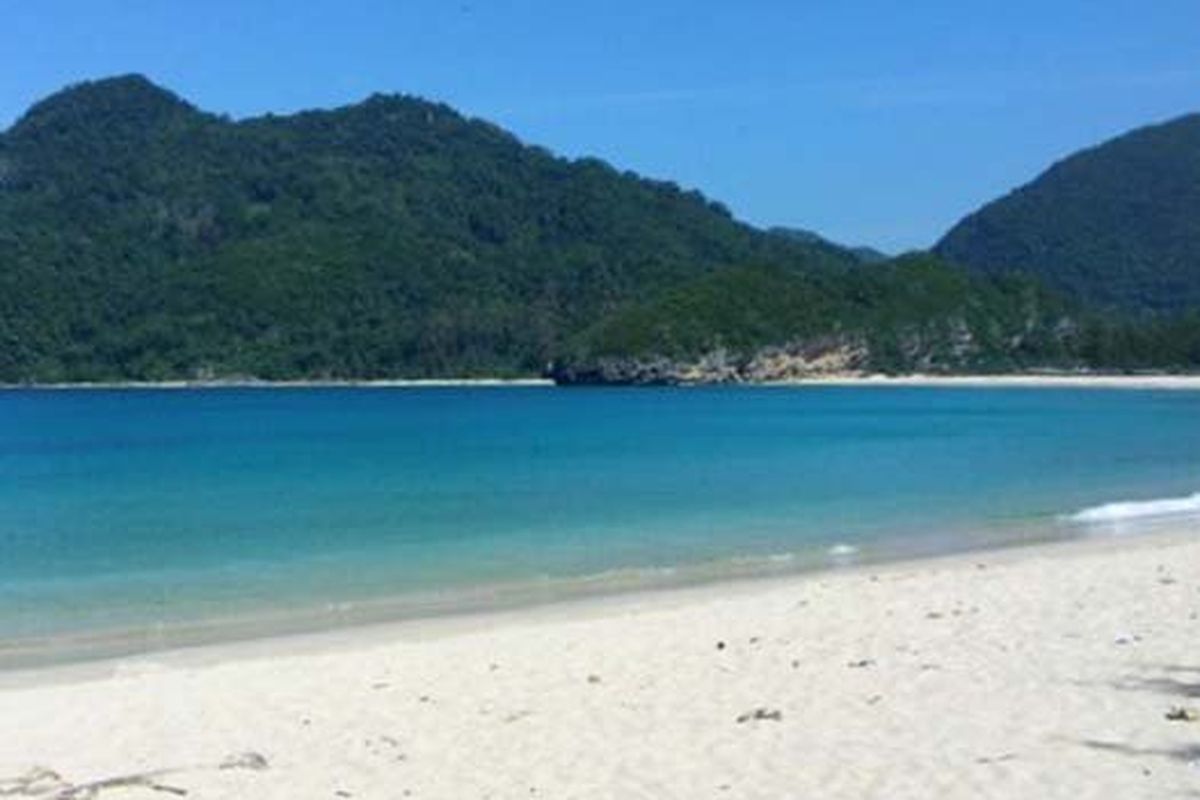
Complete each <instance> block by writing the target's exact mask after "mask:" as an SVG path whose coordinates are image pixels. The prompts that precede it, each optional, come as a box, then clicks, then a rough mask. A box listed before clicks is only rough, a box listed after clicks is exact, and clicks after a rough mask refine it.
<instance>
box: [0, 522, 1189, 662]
mask: <svg viewBox="0 0 1200 800" xmlns="http://www.w3.org/2000/svg"><path fill="white" fill-rule="evenodd" d="M1134 525H1135V527H1134V530H1135V531H1136V533H1134V534H1132V535H1133V536H1135V537H1136V538H1139V539H1142V538H1152V537H1155V536H1160V535H1162V534H1163V531H1164V530H1166V531H1171V530H1173V529H1174V522H1173V520H1171V519H1170V518H1169V517H1167V518H1166V519H1158V518H1153V517H1152V518H1149V519H1144V520H1141V521H1138V522H1135V523H1134ZM1106 530H1108V528H1107V527H1106V526H1105V525H1104V524H1098V525H1096V524H1093V525H1087V524H1074V525H1071V524H1068V525H1066V526H1063V525H1062V524H1055V523H1052V522H1051V521H1049V520H1044V521H1042V522H1041V523H1040V524H1037V525H1035V524H1032V523H1030V524H1024V525H1021V526H1014V527H1012V528H1008V529H993V530H990V531H988V532H987V533H986V534H985V533H983V532H982V531H977V532H975V534H974V535H971V536H964V535H961V533H960V534H956V535H949V534H947V533H945V532H926V533H924V534H921V535H915V536H907V537H902V538H898V539H890V540H889V539H883V540H873V541H867V542H862V543H859V544H857V545H847V544H845V543H842V542H837V541H834V540H829V541H825V542H821V543H816V544H813V545H812V546H811V547H809V548H807V549H803V550H793V551H788V552H781V553H758V554H743V555H736V556H729V557H726V558H721V559H717V560H701V561H695V562H683V563H676V564H648V565H641V566H628V567H618V568H614V569H609V570H605V571H602V572H593V573H582V574H574V575H559V576H554V577H551V576H541V577H537V578H532V579H527V580H512V581H500V582H496V583H485V584H468V585H455V586H447V587H444V588H438V589H429V590H423V591H414V592H408V593H400V594H393V595H380V596H370V597H362V598H357V599H345V600H331V601H329V602H327V603H324V604H314V605H312V606H309V607H304V608H298V607H287V608H286V609H285V608H281V607H274V606H271V607H261V608H255V609H247V610H246V611H245V613H243V614H239V615H233V616H217V617H200V618H190V617H180V618H177V619H174V620H171V621H166V622H164V621H155V622H149V621H147V622H146V623H144V624H136V625H130V626H126V627H115V628H104V629H99V630H67V631H62V632H57V633H53V634H47V635H44V636H17V637H7V638H6V637H3V636H0V678H2V677H3V676H4V675H5V674H10V673H16V672H23V671H28V670H36V669H56V668H58V667H70V666H75V665H78V666H86V665H88V664H102V663H105V662H112V661H119V660H123V659H137V658H143V657H145V658H154V657H157V656H159V655H161V654H164V653H170V652H174V651H187V650H194V649H205V648H222V647H225V646H236V645H238V644H244V643H252V642H257V641H274V640H290V639H293V638H303V637H307V636H324V635H331V634H338V633H340V632H351V633H352V632H353V631H355V630H359V629H372V628H379V627H384V628H386V627H389V626H402V625H410V624H415V625H421V624H423V623H427V622H428V623H431V624H435V625H436V624H439V623H440V622H443V621H452V620H457V619H471V618H475V617H480V616H483V617H486V616H487V615H490V614H509V613H514V614H522V613H531V614H536V613H538V612H539V611H540V610H543V609H553V608H556V607H559V606H564V607H568V608H570V607H575V606H577V605H579V604H583V605H587V604H592V603H596V604H601V605H604V604H606V603H607V602H609V601H620V600H621V599H623V598H634V599H635V600H636V599H638V598H651V599H652V598H654V597H657V596H659V595H669V594H671V593H674V592H689V591H698V592H706V591H712V592H721V591H722V590H723V589H724V588H728V587H733V586H746V587H753V586H756V585H759V584H764V583H770V582H773V581H789V580H800V579H803V578H805V577H808V576H820V575H823V574H832V573H838V572H843V571H850V570H865V569H885V568H888V567H889V566H891V565H903V564H920V563H924V562H926V561H939V560H943V559H951V560H952V559H957V558H971V557H972V556H983V555H986V554H991V553H1004V552H1007V551H1017V552H1020V551H1023V550H1026V549H1030V548H1039V547H1047V546H1055V545H1077V544H1081V543H1083V542H1087V541H1091V540H1097V541H1102V540H1104V539H1107V538H1109V537H1110V536H1111V535H1112V534H1110V533H1107V532H1101V533H1096V531H1106ZM1089 531H1090V532H1089Z"/></svg>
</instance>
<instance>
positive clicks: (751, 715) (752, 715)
mask: <svg viewBox="0 0 1200 800" xmlns="http://www.w3.org/2000/svg"><path fill="white" fill-rule="evenodd" d="M782 719H783V712H782V711H780V710H779V709H773V710H768V709H765V708H756V709H754V710H753V711H747V712H746V713H745V714H739V715H738V718H737V722H738V724H739V725H740V724H742V723H744V722H750V721H751V720H770V721H771V722H780V721H781V720H782Z"/></svg>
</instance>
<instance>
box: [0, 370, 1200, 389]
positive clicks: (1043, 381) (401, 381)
mask: <svg viewBox="0 0 1200 800" xmlns="http://www.w3.org/2000/svg"><path fill="white" fill-rule="evenodd" d="M625 386H628V385H627V384H616V383H614V384H594V385H586V386H582V387H579V386H571V387H564V388H606V387H618V388H620V387H625ZM656 386H659V384H645V385H644V386H639V387H637V388H654V387H656ZM674 386H678V387H681V388H692V387H704V386H713V387H726V386H729V387H732V386H741V387H768V388H789V387H793V388H794V387H823V386H827V387H828V386H834V387H848V388H860V387H861V388H866V387H910V388H955V387H962V388H980V389H984V388H1029V389H1037V388H1049V389H1055V388H1062V389H1171V390H1189V391H1196V390H1200V374H1195V375H1182V374H1171V373H1151V374H1138V375H1125V374H1102V373H1012V374H963V375H933V374H924V373H915V374H910V375H884V374H880V373H869V374H858V373H845V374H843V373H833V374H829V375H821V376H813V377H807V378H795V379H789V380H780V381H758V382H747V383H716V382H714V383H705V382H697V383H687V382H684V383H680V384H674ZM493 387H556V388H557V387H559V384H557V383H555V381H554V380H552V379H550V378H540V377H525V378H394V379H393V378H387V379H378V380H376V379H363V380H354V379H347V380H332V379H331V380H282V381H272V380H257V379H229V380H174V381H95V382H78V383H72V382H64V383H0V391H89V390H118V389H129V390H182V391H187V390H208V389H358V388H362V389H422V388H434V389H437V388H493Z"/></svg>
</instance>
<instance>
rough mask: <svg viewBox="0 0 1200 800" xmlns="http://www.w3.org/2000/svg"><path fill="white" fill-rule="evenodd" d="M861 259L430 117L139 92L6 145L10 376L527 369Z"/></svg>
mask: <svg viewBox="0 0 1200 800" xmlns="http://www.w3.org/2000/svg"><path fill="white" fill-rule="evenodd" d="M855 263H856V259H855V257H854V256H853V255H852V254H850V253H849V252H847V251H845V250H842V249H840V248H838V247H835V246H832V245H828V244H824V243H821V242H801V241H795V240H790V239H788V238H786V237H778V236H771V235H767V234H764V233H762V232H760V231H757V230H755V229H753V228H751V227H750V226H747V225H744V224H742V223H739V222H738V221H736V220H734V219H733V218H732V217H731V216H730V214H729V212H728V211H727V210H726V209H725V208H723V207H722V206H721V205H719V204H717V203H714V202H711V201H709V200H707V199H706V198H704V197H703V196H701V195H700V194H699V193H697V192H689V191H684V190H682V189H680V188H679V187H677V186H675V185H674V184H672V183H668V182H660V181H651V180H646V179H643V178H640V177H638V176H636V175H633V174H632V173H628V172H624V173H623V172H618V171H616V170H614V169H613V168H612V167H610V166H608V165H607V164H605V163H603V162H601V161H598V160H594V159H581V160H566V159H563V158H558V157H555V156H553V155H551V154H550V153H548V152H547V151H545V150H543V149H540V148H537V147H530V146H526V145H524V144H522V143H521V142H520V141H518V140H517V139H516V138H514V137H513V136H512V135H510V134H508V133H506V132H504V131H503V130H501V129H499V128H497V127H495V126H494V125H491V124H488V123H486V122H482V121H479V120H471V119H466V118H464V117H462V116H461V115H459V114H458V113H456V112H455V111H453V110H452V109H450V108H448V107H446V106H444V105H440V104H436V103H430V102H426V101H424V100H420V99H416V98H411V97H400V96H374V97H371V98H370V99H368V100H366V101H364V102H362V103H359V104H357V105H352V106H348V107H345V108H340V109H336V110H332V111H313V112H305V113H300V114H296V115H293V116H286V117H281V116H271V115H268V116H264V117H259V118H254V119H247V120H243V121H236V122H235V121H231V120H229V119H227V118H224V117H220V116H216V115H212V114H207V113H203V112H201V111H199V110H197V109H196V108H194V107H193V106H191V105H190V104H188V103H187V102H185V101H183V100H181V99H180V98H178V97H176V96H175V95H173V94H171V93H170V92H168V91H166V90H164V89H162V88H160V87H158V86H156V85H154V84H153V83H151V82H150V81H148V80H146V79H145V78H142V77H140V76H126V77H119V78H112V79H107V80H101V81H95V82H90V83H84V84H80V85H77V86H73V87H71V88H68V89H66V90H64V91H62V92H60V93H58V94H56V95H54V96H52V97H50V98H48V99H46V100H44V101H42V102H40V103H38V104H37V105H35V106H34V107H32V108H31V109H30V110H29V111H28V112H27V113H26V114H25V115H24V116H23V117H22V118H21V119H20V120H18V121H17V122H16V123H15V124H14V125H13V126H12V127H11V128H10V129H9V130H8V131H6V132H4V133H3V134H0V381H26V380H34V379H36V380H96V379H121V378H139V379H157V378H179V377H205V376H230V375H253V376H257V377H263V378H282V377H387V376H416V377H419V376H436V375H470V374H518V373H519V374H530V373H537V372H538V371H540V370H541V369H542V368H543V367H544V365H545V363H546V362H547V360H549V359H551V358H552V357H554V356H555V354H556V353H557V352H558V351H559V349H560V346H561V344H562V342H563V341H564V340H565V339H566V338H567V337H568V336H569V335H571V334H573V333H574V332H576V331H578V330H580V329H582V328H583V327H586V326H588V325H591V324H593V323H594V322H595V321H596V320H597V319H599V318H601V317H603V316H604V315H606V314H608V313H610V312H612V311H615V310H619V309H622V308H624V307H625V306H626V305H628V304H630V303H632V302H635V301H642V300H644V299H645V298H647V297H652V296H655V295H657V294H658V293H660V292H661V291H663V290H665V289H666V288H668V287H672V286H675V285H677V284H679V283H681V282H686V281H688V280H691V279H694V278H698V277H701V276H703V275H705V274H708V273H710V272H712V271H714V270H718V269H721V268H724V267H727V266H729V265H733V264H738V265H745V264H772V265H776V266H782V267H785V268H789V269H803V270H812V269H817V270H823V269H830V270H840V269H844V268H845V267H847V266H849V265H852V264H855Z"/></svg>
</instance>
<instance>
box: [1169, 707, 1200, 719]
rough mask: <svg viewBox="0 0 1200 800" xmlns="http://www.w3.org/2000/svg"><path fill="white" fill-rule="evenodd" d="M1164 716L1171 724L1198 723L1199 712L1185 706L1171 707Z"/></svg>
mask: <svg viewBox="0 0 1200 800" xmlns="http://www.w3.org/2000/svg"><path fill="white" fill-rule="evenodd" d="M1164 716H1165V717H1166V718H1167V719H1169V720H1170V721H1171V722H1200V711H1197V710H1196V709H1194V708H1187V707H1185V706H1172V707H1171V709H1170V710H1169V711H1168V712H1167V713H1166V714H1165V715H1164Z"/></svg>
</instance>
